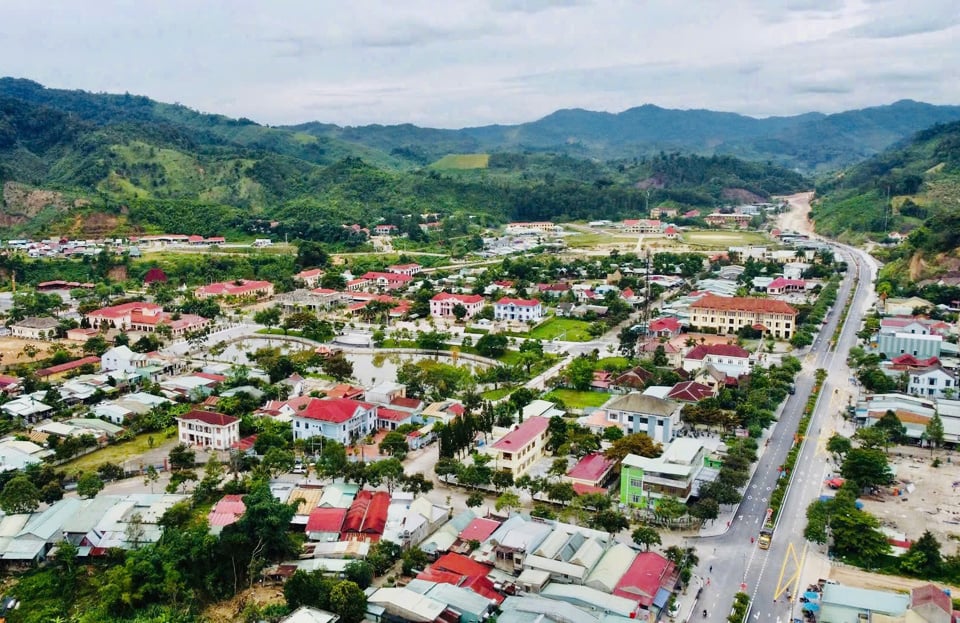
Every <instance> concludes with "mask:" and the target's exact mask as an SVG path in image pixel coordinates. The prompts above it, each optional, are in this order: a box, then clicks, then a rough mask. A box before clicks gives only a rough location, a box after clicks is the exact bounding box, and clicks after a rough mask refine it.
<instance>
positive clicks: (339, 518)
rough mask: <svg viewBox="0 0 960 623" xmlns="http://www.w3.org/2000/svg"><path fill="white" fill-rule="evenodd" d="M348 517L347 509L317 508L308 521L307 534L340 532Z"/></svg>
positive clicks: (311, 512)
mask: <svg viewBox="0 0 960 623" xmlns="http://www.w3.org/2000/svg"><path fill="white" fill-rule="evenodd" d="M346 516H347V509H345V508H325V507H321V508H315V509H313V510H312V511H310V517H309V518H308V519H307V532H308V533H310V532H340V529H341V528H342V527H343V520H344V518H345V517H346Z"/></svg>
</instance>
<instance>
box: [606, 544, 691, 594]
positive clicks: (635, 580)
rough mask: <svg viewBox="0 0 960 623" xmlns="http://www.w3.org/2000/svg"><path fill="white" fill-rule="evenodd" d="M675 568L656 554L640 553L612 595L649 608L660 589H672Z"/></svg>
mask: <svg viewBox="0 0 960 623" xmlns="http://www.w3.org/2000/svg"><path fill="white" fill-rule="evenodd" d="M675 570H676V566H675V565H674V564H673V563H672V562H670V561H669V560H667V559H666V558H664V557H663V556H661V555H660V554H658V553H656V552H640V553H639V554H637V557H636V558H635V559H634V560H633V564H632V565H630V568H629V569H627V572H626V573H624V574H623V577H621V578H620V581H619V582H618V583H617V586H616V588H615V589H613V594H614V595H618V596H620V597H626V598H627V599H635V600H636V601H638V602H639V603H640V605H642V606H645V607H649V606H650V605H651V604H652V603H653V598H654V597H655V596H656V595H657V591H658V590H660V588H665V589H668V590H670V589H672V588H673V586H672V584H673V583H674V582H675V581H676V579H675V578H674V577H673V576H674V571H675Z"/></svg>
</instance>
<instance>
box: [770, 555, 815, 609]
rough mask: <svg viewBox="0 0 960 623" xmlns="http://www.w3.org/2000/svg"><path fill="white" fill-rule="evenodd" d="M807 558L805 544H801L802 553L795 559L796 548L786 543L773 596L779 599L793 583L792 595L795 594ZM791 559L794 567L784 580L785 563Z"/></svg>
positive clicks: (794, 595)
mask: <svg viewBox="0 0 960 623" xmlns="http://www.w3.org/2000/svg"><path fill="white" fill-rule="evenodd" d="M806 559H807V544H806V543H804V545H803V553H802V554H801V556H800V558H799V559H797V550H796V549H795V548H794V547H793V543H787V553H786V554H785V555H784V557H783V564H782V565H780V575H779V576H778V577H777V588H776V590H774V591H773V598H774V599H780V596H781V595H783V594H784V593H786V592H787V591H788V590H790V585H791V584H793V597H796V595H797V588H798V587H799V585H800V571H801V570H802V569H803V563H804V561H805V560H806ZM791 560H792V561H793V564H794V568H793V571H792V572H791V573H790V575H789V576H788V577H787V578H786V581H784V577H783V576H784V575H785V574H786V572H787V564H788V563H789V562H790V561H791Z"/></svg>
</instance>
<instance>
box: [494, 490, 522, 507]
mask: <svg viewBox="0 0 960 623" xmlns="http://www.w3.org/2000/svg"><path fill="white" fill-rule="evenodd" d="M494 508H496V509H497V510H498V511H501V510H503V509H506V510H507V511H508V512H509V511H511V510H514V509H517V508H520V496H519V495H517V494H516V493H511V492H509V491H508V492H506V493H501V494H500V497H498V498H497V501H496V502H495V503H494Z"/></svg>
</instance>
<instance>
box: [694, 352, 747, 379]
mask: <svg viewBox="0 0 960 623" xmlns="http://www.w3.org/2000/svg"><path fill="white" fill-rule="evenodd" d="M751 363H752V362H751V359H750V351H748V350H747V349H745V348H741V347H740V346H737V345H736V344H700V345H698V346H694V347H693V348H691V349H690V351H689V352H688V353H687V354H686V355H684V356H683V369H684V370H686V371H687V372H696V371H697V370H700V369H701V368H703V367H705V366H708V365H712V366H713V367H714V368H716V369H717V370H720V371H721V372H723V373H724V374H727V375H729V376H732V377H733V378H737V377H739V376H741V375H744V374H750V366H751Z"/></svg>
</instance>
